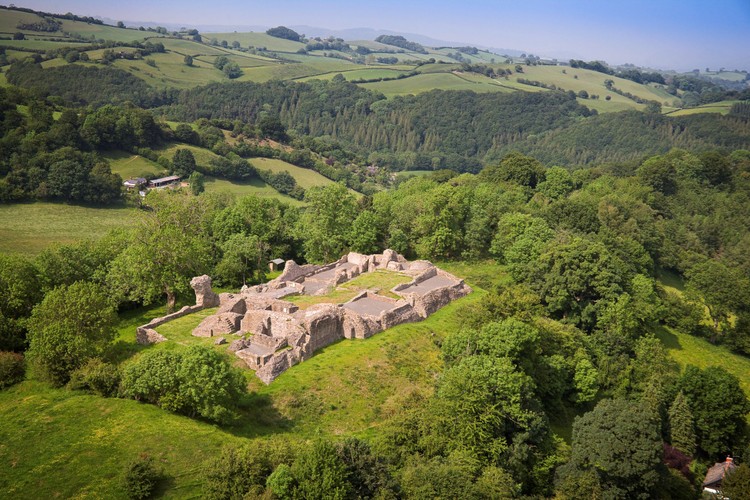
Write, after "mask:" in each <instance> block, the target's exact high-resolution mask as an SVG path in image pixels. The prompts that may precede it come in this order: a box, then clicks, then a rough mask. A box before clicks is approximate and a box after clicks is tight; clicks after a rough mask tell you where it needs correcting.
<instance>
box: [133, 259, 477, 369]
mask: <svg viewBox="0 0 750 500" xmlns="http://www.w3.org/2000/svg"><path fill="white" fill-rule="evenodd" d="M378 269H387V270H392V271H398V272H402V273H405V274H408V275H411V276H414V279H413V280H412V281H411V282H409V283H406V284H403V285H398V286H396V287H394V288H393V290H391V291H392V292H393V293H394V294H396V295H397V296H399V297H400V298H399V299H393V298H389V297H384V296H382V295H379V294H377V293H376V292H374V291H365V292H362V293H360V294H359V295H357V296H356V297H354V298H353V299H351V300H350V301H348V302H346V303H344V304H318V305H315V306H311V307H310V308H308V309H307V310H299V308H298V307H297V306H296V305H295V304H293V303H291V302H287V301H285V300H283V298H284V297H286V296H288V295H292V294H306V295H320V294H324V293H327V291H328V290H331V289H333V288H335V287H336V286H337V285H339V284H341V283H345V282H347V281H349V280H351V279H353V278H355V277H356V276H359V275H360V274H363V273H367V272H372V271H375V270H378ZM191 284H193V285H194V288H195V290H196V305H195V306H190V307H185V308H183V309H181V310H180V311H178V312H177V313H174V314H172V315H169V316H165V317H163V318H157V319H155V320H153V321H151V322H150V323H149V324H147V325H143V326H142V327H138V332H137V338H138V341H139V342H142V343H153V342H163V341H164V340H166V339H165V338H164V337H163V336H161V335H160V334H158V333H157V332H156V331H155V330H154V328H155V327H156V326H158V325H161V324H163V323H166V322H167V321H170V320H171V319H174V318H177V317H181V316H184V315H186V314H190V313H191V312H195V311H198V310H200V309H203V308H204V307H209V306H208V305H207V304H212V305H211V307H214V306H219V310H218V311H217V313H216V314H214V315H212V316H209V317H207V318H205V319H204V320H203V321H202V322H201V324H200V325H199V326H198V327H197V328H195V330H193V335H195V336H199V337H211V336H214V335H217V336H218V335H228V334H238V335H244V336H245V337H247V338H241V339H238V340H235V341H233V342H232V343H231V344H230V346H229V351H230V352H234V353H235V355H236V356H237V357H239V358H240V359H242V360H243V361H244V362H245V364H247V366H248V367H249V368H251V369H253V370H255V374H256V375H257V376H258V378H260V379H261V380H262V381H263V382H265V383H266V384H269V383H271V382H272V381H273V380H274V379H275V378H276V377H278V376H279V375H280V374H281V373H283V372H284V371H286V370H287V369H289V368H290V367H292V366H294V365H295V364H297V363H300V362H303V361H305V360H307V359H309V358H310V357H311V356H312V355H313V354H314V353H315V351H318V350H320V349H322V348H324V347H326V346H328V345H331V344H333V343H334V342H337V341H339V340H341V339H366V338H368V337H371V336H372V335H375V334H376V333H379V332H381V331H383V330H385V329H387V328H391V327H393V326H396V325H400V324H403V323H410V322H416V321H420V320H422V319H424V318H427V317H428V316H429V315H430V314H432V313H434V312H435V311H437V310H438V309H440V308H441V307H443V306H445V305H446V304H448V303H450V302H451V301H453V300H456V299H458V298H460V297H463V296H465V295H467V294H469V293H471V288H469V287H468V286H467V285H466V284H465V283H464V282H463V280H461V279H458V278H456V277H455V276H453V275H451V274H449V273H446V272H445V271H442V270H440V269H438V268H437V267H435V266H434V265H433V264H432V263H431V262H428V261H415V262H409V261H407V260H406V259H404V258H403V257H402V256H401V255H398V254H397V253H396V252H394V251H392V250H386V251H385V252H383V253H382V254H375V255H362V254H358V253H349V254H348V255H345V256H344V257H342V258H341V259H339V260H338V261H336V262H333V263H331V264H327V265H325V266H314V265H305V266H299V265H297V264H296V263H295V262H294V261H291V260H290V261H287V263H286V265H285V268H284V272H283V273H282V274H281V276H279V277H278V278H276V279H275V280H272V281H270V282H268V283H266V284H263V285H257V286H252V287H243V288H242V291H241V292H240V293H239V294H228V293H223V294H221V295H217V294H215V293H213V291H211V280H210V278H208V276H201V277H198V278H194V279H193V281H192V282H191Z"/></svg>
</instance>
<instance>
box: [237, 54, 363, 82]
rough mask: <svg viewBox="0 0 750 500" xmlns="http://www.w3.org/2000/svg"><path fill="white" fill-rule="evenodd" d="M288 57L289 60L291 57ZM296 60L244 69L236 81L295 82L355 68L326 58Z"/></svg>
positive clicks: (310, 57)
mask: <svg viewBox="0 0 750 500" xmlns="http://www.w3.org/2000/svg"><path fill="white" fill-rule="evenodd" d="M288 57H289V58H291V55H289V56H288ZM297 59H300V61H298V62H297V63H288V62H287V63H282V64H276V65H273V66H262V67H254V68H244V69H243V70H242V71H243V72H244V75H242V76H241V77H239V78H237V81H251V82H260V83H262V82H267V81H269V80H295V79H299V78H305V77H314V76H317V75H325V74H327V73H332V72H341V71H346V70H351V69H353V68H354V67H356V66H355V65H354V63H351V62H348V61H342V60H341V59H331V58H328V57H315V56H301V55H296V54H295V60H297Z"/></svg>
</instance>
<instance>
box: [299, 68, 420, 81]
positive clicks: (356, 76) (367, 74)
mask: <svg viewBox="0 0 750 500" xmlns="http://www.w3.org/2000/svg"><path fill="white" fill-rule="evenodd" d="M405 73H406V71H402V70H398V69H391V68H389V67H384V68H373V67H370V68H367V69H355V70H351V71H335V72H332V73H325V74H323V75H315V76H308V77H305V78H299V79H298V81H300V82H306V81H309V80H330V79H332V78H333V77H334V76H336V75H339V74H340V75H341V76H343V77H344V78H346V79H347V80H348V81H352V80H360V79H368V80H369V79H374V78H395V77H397V76H398V75H403V74H405Z"/></svg>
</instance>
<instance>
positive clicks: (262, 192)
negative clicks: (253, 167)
mask: <svg viewBox="0 0 750 500" xmlns="http://www.w3.org/2000/svg"><path fill="white" fill-rule="evenodd" d="M206 192H207V193H231V194H233V195H235V196H258V197H259V198H275V199H277V200H280V201H283V202H284V203H288V204H289V205H293V206H295V207H299V206H302V205H304V203H302V202H301V201H299V200H296V199H294V198H292V197H290V196H287V195H284V194H281V193H279V192H278V191H276V190H275V189H274V188H272V187H271V186H269V185H268V184H266V183H265V182H263V181H262V180H260V179H253V180H252V181H250V182H237V181H230V180H227V179H217V178H215V177H210V176H207V177H206Z"/></svg>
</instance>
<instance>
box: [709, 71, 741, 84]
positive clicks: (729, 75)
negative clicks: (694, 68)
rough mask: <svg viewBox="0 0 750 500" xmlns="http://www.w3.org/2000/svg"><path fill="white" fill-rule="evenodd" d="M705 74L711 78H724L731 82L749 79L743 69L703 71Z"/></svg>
mask: <svg viewBox="0 0 750 500" xmlns="http://www.w3.org/2000/svg"><path fill="white" fill-rule="evenodd" d="M703 76H707V77H709V78H721V79H722V80H729V81H730V82H741V81H743V80H746V79H747V73H743V72H741V71H717V72H708V73H703Z"/></svg>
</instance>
